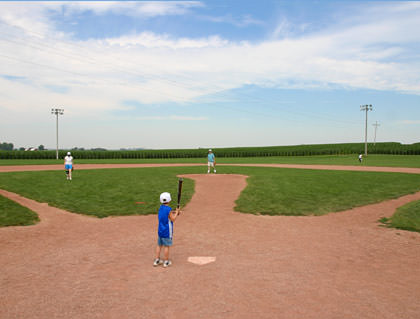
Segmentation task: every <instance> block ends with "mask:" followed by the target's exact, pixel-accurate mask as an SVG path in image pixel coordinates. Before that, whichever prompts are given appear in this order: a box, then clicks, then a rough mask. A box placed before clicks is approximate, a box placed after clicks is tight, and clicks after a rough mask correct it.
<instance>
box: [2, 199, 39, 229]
mask: <svg viewBox="0 0 420 319" xmlns="http://www.w3.org/2000/svg"><path fill="white" fill-rule="evenodd" d="M38 221H39V218H38V215H37V214H36V213H34V212H33V211H31V210H29V209H27V208H26V207H23V206H20V205H19V204H17V203H15V202H14V201H12V200H10V199H8V198H6V197H3V196H1V195H0V227H5V226H27V225H34V224H36V223H37V222H38Z"/></svg>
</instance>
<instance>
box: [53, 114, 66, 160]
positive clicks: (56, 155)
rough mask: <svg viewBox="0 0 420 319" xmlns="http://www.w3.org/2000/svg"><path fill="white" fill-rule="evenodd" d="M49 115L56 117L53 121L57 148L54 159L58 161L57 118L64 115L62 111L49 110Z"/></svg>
mask: <svg viewBox="0 0 420 319" xmlns="http://www.w3.org/2000/svg"><path fill="white" fill-rule="evenodd" d="M51 114H54V115H55V116H56V120H55V134H56V137H57V148H56V151H55V158H56V159H58V116H59V115H63V114H64V109H51Z"/></svg>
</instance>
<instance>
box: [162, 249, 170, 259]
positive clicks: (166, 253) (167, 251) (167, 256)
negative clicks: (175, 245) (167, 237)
mask: <svg viewBox="0 0 420 319" xmlns="http://www.w3.org/2000/svg"><path fill="white" fill-rule="evenodd" d="M163 254H164V255H165V260H169V246H163Z"/></svg>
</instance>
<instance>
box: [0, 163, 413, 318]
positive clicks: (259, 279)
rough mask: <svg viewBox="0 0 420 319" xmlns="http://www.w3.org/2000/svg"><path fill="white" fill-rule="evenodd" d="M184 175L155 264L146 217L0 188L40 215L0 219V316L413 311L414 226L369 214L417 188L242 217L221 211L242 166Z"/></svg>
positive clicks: (239, 181) (151, 225)
mask: <svg viewBox="0 0 420 319" xmlns="http://www.w3.org/2000/svg"><path fill="white" fill-rule="evenodd" d="M78 166H79V165H78ZM80 166H82V165H80ZM165 166H167V165H165ZM185 166H191V165H190V164H188V165H185ZM305 166H306V165H305ZM98 167H100V168H104V167H103V165H99V166H98ZM113 167H116V165H114V166H113ZM124 167H127V166H124ZM130 167H131V166H130ZM3 168H4V167H3ZM60 169H62V166H60ZM3 171H4V170H3ZM184 177H186V178H192V179H194V180H195V182H196V186H195V190H196V192H195V194H194V195H193V197H192V199H191V202H190V203H189V204H188V205H187V206H186V207H185V209H184V211H183V213H182V215H181V216H180V217H179V219H178V220H177V221H176V223H175V235H174V247H173V250H172V253H171V254H172V260H173V265H172V266H170V267H169V268H167V269H164V268H162V267H156V268H154V267H152V262H153V257H154V248H155V245H156V226H157V217H156V216H129V217H118V218H113V217H111V218H105V219H96V218H92V217H88V216H84V215H78V214H71V213H68V212H66V211H63V210H60V209H57V208H54V207H50V206H48V205H47V204H43V203H38V202H35V201H33V200H30V199H26V198H23V197H21V196H19V195H17V194H13V193H10V192H6V191H0V194H2V195H4V196H7V197H9V198H11V199H13V200H15V201H16V202H18V203H20V204H21V205H23V206H26V207H28V208H30V209H32V210H33V211H35V212H37V213H38V214H39V216H40V219H41V222H40V223H39V224H38V225H35V226H26V227H7V228H2V229H0V267H1V272H0V283H1V289H0V318H162V317H163V318H270V319H271V318H317V319H318V318H326V319H328V318H331V319H332V318H334V319H335V318H381V319H384V318H385V319H386V318H389V319H391V318H392V319H394V318H405V319H408V318H413V319H414V318H416V319H417V318H419V317H420V303H419V302H418V301H419V300H420V285H419V284H418V283H419V282H420V267H419V265H420V234H418V233H411V232H406V231H397V230H393V229H387V228H383V227H379V226H378V222H377V220H378V219H379V218H380V217H384V216H385V217H389V216H391V215H392V214H393V213H394V211H395V209H396V208H397V207H399V206H402V205H404V204H406V203H408V202H410V201H413V200H418V199H420V192H418V193H416V194H413V195H407V196H403V197H400V198H398V199H394V200H388V201H385V202H382V203H379V204H374V205H368V206H364V207H360V208H356V209H352V210H349V211H346V212H341V213H334V214H329V215H324V216H320V217H286V216H278V217H270V216H254V215H248V214H240V213H236V212H234V211H233V207H234V202H235V200H236V199H237V198H238V197H239V194H240V192H241V191H242V190H243V189H244V188H245V186H246V176H243V175H233V174H232V175H223V174H220V175H214V174H203V175H199V174H197V175H184ZM194 256H211V258H213V259H212V260H213V262H210V263H205V264H202V265H199V264H194V263H191V262H188V260H189V259H190V260H191V257H194Z"/></svg>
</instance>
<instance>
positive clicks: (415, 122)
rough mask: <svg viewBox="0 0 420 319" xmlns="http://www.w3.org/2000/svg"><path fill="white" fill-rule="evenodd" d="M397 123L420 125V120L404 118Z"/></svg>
mask: <svg viewBox="0 0 420 319" xmlns="http://www.w3.org/2000/svg"><path fill="white" fill-rule="evenodd" d="M397 124H402V125H420V120H403V121H398V122H397Z"/></svg>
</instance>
